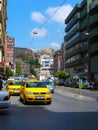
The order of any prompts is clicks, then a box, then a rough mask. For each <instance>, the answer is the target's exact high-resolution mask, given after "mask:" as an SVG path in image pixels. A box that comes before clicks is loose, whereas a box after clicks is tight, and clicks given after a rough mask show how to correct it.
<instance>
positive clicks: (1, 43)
mask: <svg viewBox="0 0 98 130" xmlns="http://www.w3.org/2000/svg"><path fill="white" fill-rule="evenodd" d="M6 20H7V0H0V74H4V73H5V69H6V65H5V39H6Z"/></svg>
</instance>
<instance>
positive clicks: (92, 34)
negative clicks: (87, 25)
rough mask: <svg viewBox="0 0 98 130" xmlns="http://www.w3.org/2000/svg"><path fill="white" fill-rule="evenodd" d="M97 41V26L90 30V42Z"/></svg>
mask: <svg viewBox="0 0 98 130" xmlns="http://www.w3.org/2000/svg"><path fill="white" fill-rule="evenodd" d="M97 41H98V27H96V28H94V29H93V30H91V32H90V42H97Z"/></svg>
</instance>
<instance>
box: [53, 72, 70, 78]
mask: <svg viewBox="0 0 98 130" xmlns="http://www.w3.org/2000/svg"><path fill="white" fill-rule="evenodd" d="M55 77H58V78H60V79H66V78H67V77H68V73H67V72H65V71H58V72H56V73H55Z"/></svg>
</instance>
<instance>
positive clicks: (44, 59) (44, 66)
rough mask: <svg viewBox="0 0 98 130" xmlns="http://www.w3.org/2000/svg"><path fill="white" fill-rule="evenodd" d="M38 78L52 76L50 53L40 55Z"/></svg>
mask: <svg viewBox="0 0 98 130" xmlns="http://www.w3.org/2000/svg"><path fill="white" fill-rule="evenodd" d="M40 64H41V67H40V79H41V80H42V79H45V78H48V77H50V76H53V73H54V71H53V56H52V55H51V54H50V53H46V52H45V53H41V56H40Z"/></svg>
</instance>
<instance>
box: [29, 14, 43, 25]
mask: <svg viewBox="0 0 98 130" xmlns="http://www.w3.org/2000/svg"><path fill="white" fill-rule="evenodd" d="M31 19H32V20H34V21H36V22H38V23H43V21H45V17H44V16H43V15H42V14H41V13H40V12H32V13H31Z"/></svg>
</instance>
